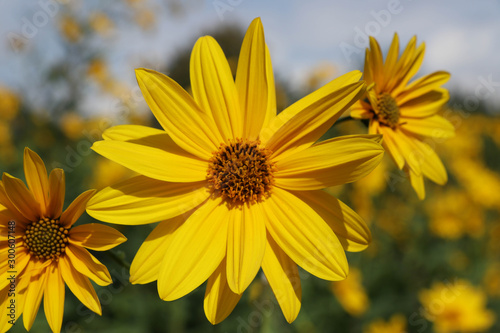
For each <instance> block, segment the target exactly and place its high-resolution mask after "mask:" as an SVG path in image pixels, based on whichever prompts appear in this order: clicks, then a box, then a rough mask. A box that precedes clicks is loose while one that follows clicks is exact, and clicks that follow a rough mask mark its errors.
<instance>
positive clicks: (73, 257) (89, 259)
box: [65, 243, 113, 286]
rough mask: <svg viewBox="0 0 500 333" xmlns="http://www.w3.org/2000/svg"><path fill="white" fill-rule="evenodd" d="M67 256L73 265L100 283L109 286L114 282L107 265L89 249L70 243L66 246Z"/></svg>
mask: <svg viewBox="0 0 500 333" xmlns="http://www.w3.org/2000/svg"><path fill="white" fill-rule="evenodd" d="M65 256H67V257H68V259H69V260H70V262H71V266H72V267H74V268H75V269H76V270H77V271H78V272H80V273H82V274H83V275H85V276H87V277H89V278H91V279H92V280H93V281H94V282H95V283H97V284H98V285H100V286H107V285H108V284H110V283H111V282H113V281H112V280H111V275H109V272H108V269H107V268H106V266H104V265H103V264H101V263H100V262H99V260H97V259H96V258H95V257H94V256H93V255H92V254H90V253H89V251H87V250H85V249H83V248H81V247H79V246H77V245H73V244H71V243H69V244H68V246H66V251H65Z"/></svg>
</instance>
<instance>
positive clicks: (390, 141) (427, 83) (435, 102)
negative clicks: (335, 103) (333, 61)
mask: <svg viewBox="0 0 500 333" xmlns="http://www.w3.org/2000/svg"><path fill="white" fill-rule="evenodd" d="M416 42H417V38H416V37H413V38H412V39H411V40H410V42H409V43H408V45H407V47H406V49H405V50H404V52H403V54H402V55H401V57H400V58H399V59H398V56H399V38H398V35H397V34H394V39H393V40H392V44H391V47H390V49H389V53H388V55H387V58H386V60H385V62H383V57H382V52H381V50H380V46H379V44H378V42H377V41H376V40H375V39H374V38H373V37H370V49H367V50H366V58H365V70H364V79H365V81H366V84H367V86H368V89H367V92H366V97H365V98H364V99H363V100H360V101H359V102H358V103H356V104H355V105H354V106H353V107H352V108H351V116H352V117H354V118H361V119H370V124H369V133H371V134H383V135H384V141H383V145H384V148H385V149H386V151H387V152H388V153H389V155H390V156H391V157H392V159H393V160H394V162H395V163H396V165H397V166H398V168H399V169H402V170H404V171H405V172H406V174H407V175H408V177H409V178H410V182H411V185H412V186H413V188H414V189H415V191H416V192H417V195H418V197H419V198H420V199H424V198H425V188H424V176H425V177H427V178H429V179H430V180H432V181H433V182H435V183H437V184H440V185H443V184H445V183H446V181H447V179H448V177H447V174H446V170H445V168H444V166H443V163H442V162H441V160H440V159H439V157H438V156H437V154H436V153H435V151H434V149H433V147H432V146H433V145H435V141H434V140H433V139H435V138H438V139H440V140H442V139H444V138H449V137H452V136H453V135H454V128H453V125H452V124H451V123H450V122H449V121H448V120H446V119H445V118H443V117H441V116H439V115H437V112H438V111H440V110H441V108H442V107H443V105H444V104H445V103H446V102H447V101H448V98H449V95H448V91H447V90H446V89H444V88H442V87H441V85H443V84H444V83H446V82H447V81H448V79H449V78H450V74H448V73H446V72H435V73H432V74H429V75H426V76H423V77H421V78H419V79H417V80H414V81H413V82H411V83H409V81H410V79H411V78H412V77H413V76H414V75H415V74H416V73H417V71H418V69H419V68H420V65H421V63H422V60H423V57H424V48H425V45H424V44H423V43H422V44H421V45H420V46H419V47H417V46H416Z"/></svg>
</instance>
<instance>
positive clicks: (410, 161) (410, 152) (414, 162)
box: [391, 128, 422, 175]
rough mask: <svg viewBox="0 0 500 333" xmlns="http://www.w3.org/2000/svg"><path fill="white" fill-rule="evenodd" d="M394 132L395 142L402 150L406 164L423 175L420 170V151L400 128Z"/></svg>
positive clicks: (416, 172)
mask: <svg viewBox="0 0 500 333" xmlns="http://www.w3.org/2000/svg"><path fill="white" fill-rule="evenodd" d="M392 134H393V138H394V142H395V143H396V145H397V146H398V150H399V151H400V152H401V154H402V155H403V157H404V159H405V163H406V166H407V167H409V168H410V169H411V170H412V171H413V172H414V173H415V174H417V175H421V174H422V171H421V170H420V162H419V154H418V151H416V150H415V148H414V147H413V145H412V143H411V141H410V138H409V137H408V135H407V134H406V133H404V132H402V131H401V130H400V129H399V128H396V129H395V130H393V131H392V132H391V135H392Z"/></svg>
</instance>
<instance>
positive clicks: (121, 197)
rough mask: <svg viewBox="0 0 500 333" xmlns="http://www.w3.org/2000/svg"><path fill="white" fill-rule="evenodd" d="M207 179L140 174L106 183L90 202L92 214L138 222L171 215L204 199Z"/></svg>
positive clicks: (90, 213) (100, 218)
mask: <svg viewBox="0 0 500 333" xmlns="http://www.w3.org/2000/svg"><path fill="white" fill-rule="evenodd" d="M205 185H206V184H205V182H199V183H167V182H162V181H159V180H156V179H151V178H147V177H144V176H137V177H132V178H130V179H127V180H125V181H122V182H120V183H118V184H115V185H112V186H109V187H106V188H104V189H102V190H101V191H99V192H98V193H97V194H96V195H95V196H94V197H93V198H92V199H91V200H90V202H89V204H88V207H87V212H88V213H89V215H91V216H92V217H94V218H96V219H98V220H101V221H106V222H110V223H118V224H129V225H138V224H146V223H152V222H158V221H161V220H165V219H169V218H172V217H174V216H177V215H180V214H182V213H185V212H187V211H188V210H190V209H192V208H194V207H196V206H198V205H199V204H200V203H202V202H203V201H205V200H206V199H207V198H208V197H209V195H210V193H209V191H208V190H207V189H206V188H205Z"/></svg>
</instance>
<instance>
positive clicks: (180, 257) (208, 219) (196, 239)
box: [158, 199, 229, 301]
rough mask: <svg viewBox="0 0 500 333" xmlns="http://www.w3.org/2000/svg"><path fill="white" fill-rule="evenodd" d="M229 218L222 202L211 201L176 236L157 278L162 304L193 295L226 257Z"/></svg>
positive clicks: (193, 215)
mask: <svg viewBox="0 0 500 333" xmlns="http://www.w3.org/2000/svg"><path fill="white" fill-rule="evenodd" d="M228 215H229V212H228V208H227V207H226V205H225V204H224V203H222V201H221V200H220V199H217V200H208V201H207V202H206V203H205V204H203V206H201V207H200V208H198V209H197V210H196V211H195V212H194V213H193V214H192V215H191V216H190V217H189V218H188V219H187V220H186V222H184V224H183V225H182V226H181V227H180V228H178V229H177V230H176V231H175V232H174V235H173V238H172V242H171V243H170V246H169V247H168V249H167V251H166V252H165V259H164V260H163V262H162V264H161V267H160V271H159V275H158V293H159V294H160V297H161V298H162V299H163V300H165V301H172V300H175V299H178V298H180V297H182V296H184V295H186V294H188V293H190V292H191V291H192V290H193V289H195V288H196V287H198V286H199V285H200V284H202V283H203V282H204V281H205V280H206V279H208V277H209V276H210V275H212V273H213V272H214V271H215V269H216V268H217V267H218V266H219V264H220V262H221V261H222V259H223V258H224V256H225V254H226V244H227V227H228Z"/></svg>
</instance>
